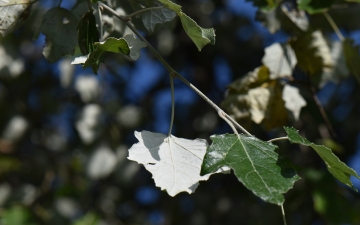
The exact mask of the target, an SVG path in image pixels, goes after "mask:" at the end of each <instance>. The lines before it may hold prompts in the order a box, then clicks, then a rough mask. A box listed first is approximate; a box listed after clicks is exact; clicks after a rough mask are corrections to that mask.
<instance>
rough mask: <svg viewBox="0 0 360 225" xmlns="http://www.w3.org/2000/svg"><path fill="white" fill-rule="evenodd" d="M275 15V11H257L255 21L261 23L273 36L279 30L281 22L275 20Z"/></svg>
mask: <svg viewBox="0 0 360 225" xmlns="http://www.w3.org/2000/svg"><path fill="white" fill-rule="evenodd" d="M277 14H278V13H277V10H276V9H272V10H268V11H266V12H264V11H261V10H258V11H257V12H256V18H255V19H256V20H257V21H259V22H261V24H262V25H263V26H264V27H266V29H268V31H269V32H270V33H271V34H274V33H276V32H277V31H279V30H280V29H281V22H280V20H279V19H278V18H277Z"/></svg>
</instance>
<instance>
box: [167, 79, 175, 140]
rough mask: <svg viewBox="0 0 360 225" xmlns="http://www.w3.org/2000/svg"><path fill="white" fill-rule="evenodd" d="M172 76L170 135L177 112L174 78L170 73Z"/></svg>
mask: <svg viewBox="0 0 360 225" xmlns="http://www.w3.org/2000/svg"><path fill="white" fill-rule="evenodd" d="M169 77H170V87H171V120H170V128H169V132H168V136H169V137H170V135H171V130H172V127H173V124H174V114H175V97H174V79H173V76H172V75H171V74H169Z"/></svg>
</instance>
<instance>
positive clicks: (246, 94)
mask: <svg viewBox="0 0 360 225" xmlns="http://www.w3.org/2000/svg"><path fill="white" fill-rule="evenodd" d="M269 76H270V74H269V69H268V68H267V67H265V66H262V67H259V68H257V69H255V70H254V71H253V72H250V73H248V74H247V75H246V76H245V77H243V78H241V79H238V80H236V81H235V82H233V83H232V84H231V85H230V86H229V92H228V96H227V97H226V98H225V100H224V101H223V102H222V103H221V107H223V108H224V109H225V110H226V111H227V112H229V113H230V115H231V116H233V117H234V118H235V119H237V120H240V119H245V118H251V120H252V121H254V122H255V123H256V124H262V125H263V126H264V128H265V129H266V130H271V129H273V128H276V127H279V126H283V125H285V124H286V123H287V121H288V116H287V111H286V108H285V102H284V100H283V99H282V84H281V83H280V82H279V81H277V80H270V79H269Z"/></svg>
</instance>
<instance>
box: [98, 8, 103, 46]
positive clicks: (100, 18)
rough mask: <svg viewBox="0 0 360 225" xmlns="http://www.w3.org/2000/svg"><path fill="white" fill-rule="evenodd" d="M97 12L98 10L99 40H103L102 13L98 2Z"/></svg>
mask: <svg viewBox="0 0 360 225" xmlns="http://www.w3.org/2000/svg"><path fill="white" fill-rule="evenodd" d="M98 12H99V20H100V41H103V40H104V38H103V37H104V24H103V19H102V13H101V9H100V5H99V4H98Z"/></svg>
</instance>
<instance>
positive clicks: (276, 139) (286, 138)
mask: <svg viewBox="0 0 360 225" xmlns="http://www.w3.org/2000/svg"><path fill="white" fill-rule="evenodd" d="M282 140H289V137H288V136H286V137H279V138H274V139H271V140H268V142H274V141H282Z"/></svg>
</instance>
